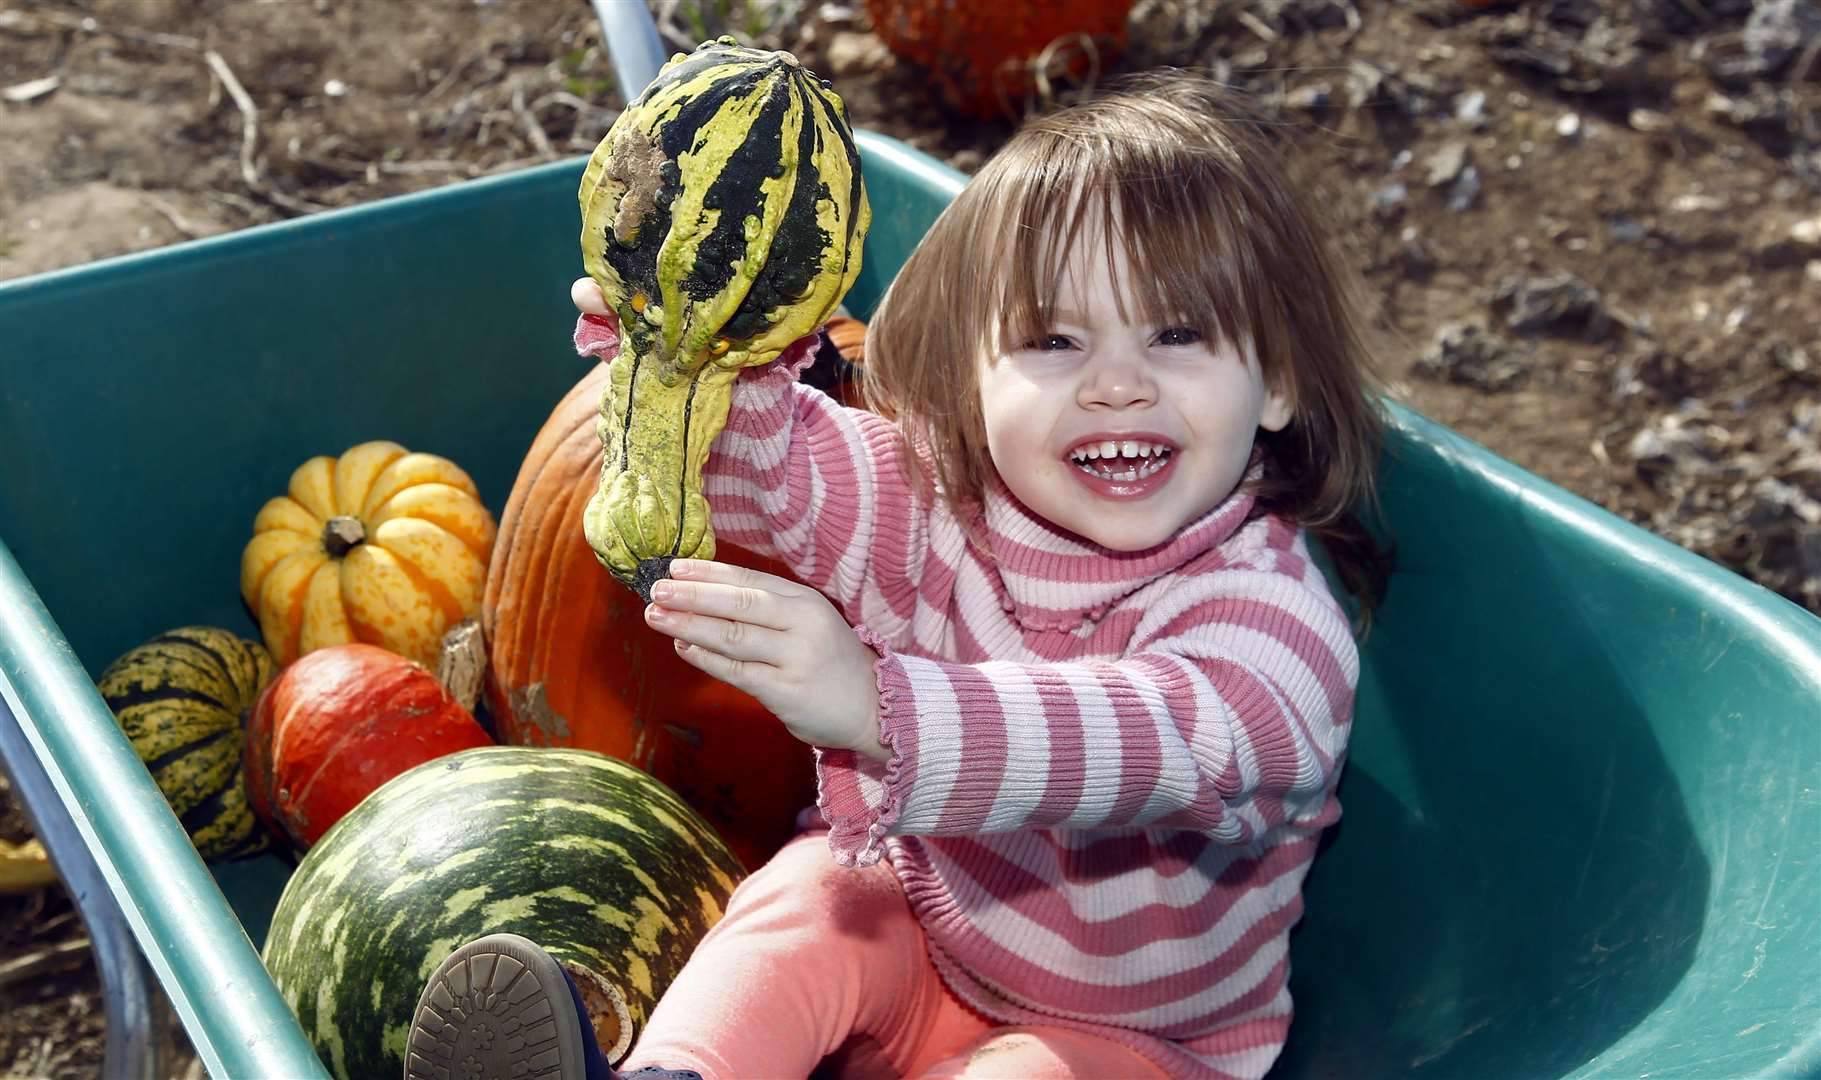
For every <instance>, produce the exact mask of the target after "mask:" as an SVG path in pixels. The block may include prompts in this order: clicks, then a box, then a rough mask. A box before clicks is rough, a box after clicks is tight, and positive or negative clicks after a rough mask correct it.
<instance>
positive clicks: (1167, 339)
mask: <svg viewBox="0 0 1821 1080" xmlns="http://www.w3.org/2000/svg"><path fill="white" fill-rule="evenodd" d="M1200 341H1201V331H1200V330H1197V329H1195V328H1194V327H1192V326H1172V327H1169V328H1167V329H1165V330H1163V331H1162V332H1160V333H1159V334H1158V335H1157V344H1159V345H1195V344H1198V343H1199V342H1200Z"/></svg>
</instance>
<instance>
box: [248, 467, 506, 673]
mask: <svg viewBox="0 0 1821 1080" xmlns="http://www.w3.org/2000/svg"><path fill="white" fill-rule="evenodd" d="M495 531H496V530H495V527H494V524H493V515H492V514H489V513H488V512H487V508H486V507H485V506H483V505H481V501H480V493H479V492H478V491H476V490H475V487H474V481H473V480H470V479H469V478H468V474H467V473H465V472H463V471H462V470H461V469H460V468H459V467H457V466H456V465H455V463H454V462H451V461H448V460H446V459H444V458H440V457H437V456H436V455H435V454H414V453H412V452H410V451H408V450H406V449H405V448H404V447H402V446H400V445H398V444H397V443H393V442H368V443H362V444H360V445H359V446H356V447H353V448H351V449H350V450H348V451H347V452H346V453H344V454H342V455H341V457H340V458H333V457H328V456H326V455H325V456H321V457H314V458H311V459H310V460H309V461H306V462H304V463H303V464H302V465H300V466H298V467H297V470H296V471H295V472H293V473H292V474H291V483H290V488H289V492H288V493H287V494H285V495H280V496H279V497H277V498H275V499H272V500H270V501H269V502H267V503H266V504H265V506H264V507H263V508H261V509H260V511H259V515H258V517H256V518H255V519H254V521H253V539H252V540H250V541H249V542H248V543H247V546H246V549H245V550H244V551H242V552H241V556H240V594H241V596H242V597H243V598H244V599H245V600H246V602H247V606H248V607H249V608H251V609H252V611H253V616H254V618H256V619H258V620H259V629H260V632H261V633H262V634H263V635H264V636H265V643H266V648H267V649H268V650H270V651H271V653H272V658H273V659H274V660H276V661H277V662H278V664H279V666H281V667H282V666H284V665H286V664H289V663H291V662H292V661H293V660H296V659H297V658H298V657H300V656H302V655H303V654H305V653H307V652H309V651H311V650H312V649H320V648H322V647H324V646H326V645H342V644H346V643H348V642H353V641H363V642H366V643H368V644H370V645H378V646H379V647H381V648H384V649H389V650H391V651H392V652H395V653H398V654H399V655H401V656H404V657H406V658H407V659H410V660H414V661H416V662H417V663H419V664H422V665H424V666H425V667H431V668H434V667H435V666H436V662H437V654H438V652H439V650H440V649H441V646H442V639H443V634H444V633H445V632H446V631H447V630H448V629H449V627H451V626H453V625H455V624H456V623H458V622H460V621H461V620H463V619H465V618H469V617H471V616H473V615H474V614H475V612H476V611H477V610H478V609H479V607H480V601H481V591H482V589H483V588H484V587H485V584H486V575H487V559H488V557H489V556H490V555H491V554H492V550H493V538H494V533H495Z"/></svg>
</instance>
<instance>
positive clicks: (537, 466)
mask: <svg viewBox="0 0 1821 1080" xmlns="http://www.w3.org/2000/svg"><path fill="white" fill-rule="evenodd" d="M607 370H608V368H607V365H606V364H597V365H595V367H594V368H593V369H592V370H590V371H589V373H588V374H587V375H586V376H585V377H584V378H583V379H582V381H581V382H579V383H577V384H576V386H575V387H574V389H572V390H570V391H569V394H568V396H566V397H565V398H564V399H563V400H562V402H561V403H560V404H558V405H557V407H556V410H555V411H554V412H553V413H552V414H551V415H550V418H549V419H548V420H546V421H545V423H544V427H543V429H542V430H541V431H539V432H538V435H537V439H536V440H535V441H534V442H533V443H532V444H531V450H530V452H529V453H528V454H527V455H526V457H525V462H524V465H523V466H522V467H521V468H520V470H519V474H518V480H517V482H516V483H514V485H513V487H512V494H511V496H510V497H509V498H508V499H507V502H506V511H505V513H504V514H503V515H502V516H501V518H500V531H499V539H498V541H497V543H496V544H495V545H494V549H493V562H492V565H491V566H490V567H489V569H488V572H487V590H486V595H485V597H484V599H483V600H482V603H481V629H482V633H483V634H484V636H485V638H486V641H487V661H488V679H487V706H488V709H489V711H490V712H491V714H492V716H493V719H494V729H495V733H496V734H497V735H498V736H499V739H500V741H501V742H505V743H513V744H518V745H524V746H575V747H581V748H583V749H588V750H596V751H599V752H601V753H604V754H607V755H609V756H612V757H616V758H619V759H621V760H623V761H627V762H630V763H631V764H633V765H635V766H637V767H638V768H640V769H643V770H645V771H646V772H648V773H650V774H651V775H653V776H655V777H657V778H658V779H659V780H662V781H663V782H664V783H666V784H668V785H669V786H670V787H671V788H672V789H674V790H675V791H676V792H677V793H678V794H679V795H681V796H682V797H683V798H684V800H685V801H687V802H688V803H689V804H690V805H691V806H693V807H694V808H695V810H696V811H697V812H698V813H700V814H701V815H702V816H703V817H704V818H706V819H708V821H709V823H710V824H711V825H713V826H714V828H715V830H716V831H717V832H718V833H720V835H721V838H722V839H723V840H725V841H726V842H727V845H728V847H730V848H732V849H733V851H734V853H735V854H737V855H738V856H739V857H740V860H741V861H742V862H744V863H745V864H746V865H747V866H748V867H753V866H758V865H759V864H760V863H762V862H764V861H765V859H766V858H767V857H768V856H769V855H770V854H771V853H772V852H774V851H776V850H777V849H778V848H779V847H781V846H782V845H783V843H784V842H785V841H786V840H788V839H789V838H790V836H791V835H792V833H793V831H794V828H795V819H796V815H797V812H798V811H799V810H800V809H802V808H803V807H805V806H808V805H810V804H812V803H814V802H815V777H814V768H813V764H812V759H811V754H810V750H809V748H808V747H807V746H805V745H803V744H802V743H800V742H798V741H797V740H796V739H794V738H792V737H791V736H790V734H789V733H788V732H787V731H786V730H785V729H784V725H782V724H780V723H779V722H778V721H777V719H776V718H775V717H773V716H772V715H771V714H770V713H769V712H768V711H766V709H765V708H764V706H762V705H760V704H759V703H758V702H757V701H755V700H753V699H752V698H751V697H749V696H748V695H746V694H744V693H741V692H740V691H738V690H735V689H733V688H732V687H730V686H728V685H726V684H725V683H722V682H720V681H718V680H716V679H712V678H710V677H709V676H707V675H704V674H702V673H701V672H699V671H697V670H696V669H695V668H692V667H690V666H689V665H688V664H686V663H684V662H683V661H682V660H680V659H678V658H677V655H676V652H675V651H674V650H673V649H672V647H671V644H670V638H668V637H665V636H664V635H662V634H659V633H657V632H656V631H653V630H651V629H650V628H649V627H647V626H646V625H645V621H644V617H643V610H644V605H643V603H642V601H640V600H639V598H638V596H637V595H635V594H634V593H633V592H632V591H631V590H630V589H628V588H626V587H625V586H623V585H621V584H620V583H619V582H617V581H615V580H614V579H613V577H612V576H611V575H610V574H609V573H608V572H607V570H606V568H604V567H603V566H602V565H601V563H600V560H599V559H597V558H596V557H595V554H594V551H593V549H591V548H590V547H589V546H588V541H587V539H586V538H585V537H584V536H583V535H582V511H583V510H584V509H585V508H586V507H587V505H588V499H589V497H590V496H591V495H593V494H594V491H595V489H596V487H597V486H598V482H599V479H600V474H601V440H600V438H599V437H598V436H597V435H596V434H595V425H596V424H598V423H599V422H600V412H599V406H600V400H601V392H602V390H603V389H604V388H605V386H606V383H607ZM715 557H716V558H717V559H720V560H722V561H725V562H733V563H738V564H740V565H743V566H750V567H753V568H754V569H758V570H763V571H765V572H767V573H773V574H788V571H787V570H786V569H785V568H784V567H783V566H781V565H779V564H778V563H776V562H773V561H771V560H768V559H761V558H758V557H757V556H755V555H753V554H752V553H750V552H746V551H742V550H741V549H739V548H736V547H734V546H732V545H730V544H725V543H723V544H721V545H719V547H718V549H717V551H716V555H715Z"/></svg>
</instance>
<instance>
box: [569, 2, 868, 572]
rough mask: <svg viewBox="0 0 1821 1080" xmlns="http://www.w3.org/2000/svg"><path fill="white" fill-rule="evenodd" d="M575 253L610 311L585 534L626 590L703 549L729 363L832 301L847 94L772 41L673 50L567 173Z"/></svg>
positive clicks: (848, 234) (820, 315) (858, 187)
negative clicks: (705, 476) (597, 459)
mask: <svg viewBox="0 0 1821 1080" xmlns="http://www.w3.org/2000/svg"><path fill="white" fill-rule="evenodd" d="M579 198H580V202H581V212H582V258H583V265H584V267H585V268H586V270H587V272H588V274H589V276H590V277H592V278H593V279H594V280H595V281H596V282H597V283H599V284H600V286H601V291H602V293H603V294H605V296H606V299H607V303H608V305H609V306H610V307H611V308H612V309H613V310H614V311H615V312H616V313H617V314H618V316H619V322H620V342H621V345H620V356H619V358H618V359H617V360H616V361H615V362H614V364H613V366H612V369H611V376H610V378H609V380H608V388H607V391H606V392H605V394H603V396H602V403H601V423H600V427H599V434H600V437H601V443H602V447H603V455H602V464H601V483H600V490H599V492H598V493H597V494H596V495H595V497H594V499H593V500H592V501H591V502H590V504H589V506H588V510H587V513H586V516H585V518H584V530H585V532H586V534H587V537H588V543H589V544H590V546H592V547H593V548H594V550H595V553H596V554H597V555H598V556H599V557H600V559H601V561H602V562H603V563H604V564H605V565H606V566H607V568H608V569H609V570H611V571H612V572H613V575H614V576H615V577H616V578H618V579H619V580H620V581H622V582H624V583H625V584H627V585H628V586H630V587H632V588H634V589H635V590H637V591H638V592H639V593H640V595H641V596H648V595H649V590H650V586H651V584H652V583H653V582H655V581H656V580H657V579H659V578H661V577H663V576H664V575H665V573H666V571H667V569H668V567H669V565H670V561H671V559H673V558H713V556H714V531H713V529H712V528H711V527H710V525H709V513H708V503H707V500H705V499H704V498H703V496H702V490H701V488H702V466H703V464H704V463H705V462H706V461H707V460H708V451H709V447H710V445H711V444H712V443H713V442H714V439H715V436H716V435H718V434H719V433H720V431H721V429H722V427H724V426H725V425H726V423H727V409H728V405H729V403H730V402H731V400H732V396H733V383H734V379H735V378H736V377H737V376H738V374H739V371H740V369H741V368H745V367H751V366H754V365H757V364H763V363H765V362H767V361H769V360H772V359H774V358H776V357H777V356H778V355H779V354H780V353H782V352H783V351H784V349H785V348H786V347H787V346H789V345H790V344H791V343H792V342H793V341H796V340H797V339H798V338H801V337H804V336H805V335H807V334H809V333H811V332H813V331H814V330H815V329H816V328H817V327H819V326H820V325H821V324H822V323H823V321H825V320H826V319H827V318H828V316H829V315H830V314H832V313H833V312H834V310H835V307H836V305H838V304H839V303H840V302H841V298H842V297H843V296H845V295H846V294H847V290H848V288H849V286H851V285H852V284H853V281H854V278H855V277H856V276H857V275H858V274H859V272H860V249H861V246H862V243H863V242H864V240H865V237H866V229H867V225H868V224H869V222H870V221H871V217H872V214H871V210H870V208H869V207H868V206H867V201H866V189H865V187H864V186H863V185H862V183H861V178H860V155H859V152H858V150H856V149H855V146H854V139H853V132H852V131H851V130H850V129H849V127H848V123H847V115H846V108H845V106H844V105H843V104H842V102H841V99H840V97H838V96H837V95H836V94H835V93H834V91H833V90H832V89H831V88H830V85H829V83H828V81H827V80H824V79H819V78H817V77H816V75H815V74H814V73H813V72H810V71H808V70H806V69H804V67H803V66H802V65H801V64H800V63H798V61H797V59H796V57H794V56H792V55H790V54H789V53H786V52H767V51H762V50H756V49H747V48H742V47H740V46H739V45H738V44H736V43H735V42H734V40H733V39H732V38H730V37H723V38H721V39H719V40H718V41H712V42H704V43H703V44H702V45H701V46H699V47H697V49H696V50H695V52H693V53H688V54H684V53H678V54H677V55H676V56H674V57H672V58H671V60H670V62H669V63H668V64H666V65H664V69H663V70H662V71H661V72H660V73H659V74H658V77H657V78H656V79H654V80H653V81H652V83H651V85H650V86H649V87H648V88H646V90H645V92H644V93H643V94H641V95H640V96H639V98H638V100H637V101H634V102H633V103H632V104H631V105H630V106H628V107H627V109H626V111H625V112H623V113H621V114H620V117H619V119H618V120H617V121H615V122H614V125H613V128H612V130H610V131H609V132H608V133H607V137H606V138H605V139H603V140H602V141H601V144H600V146H599V147H597V148H596V149H595V152H594V155H593V157H592V158H590V159H589V162H588V168H587V170H586V171H585V172H584V173H583V175H582V185H581V190H580V192H579Z"/></svg>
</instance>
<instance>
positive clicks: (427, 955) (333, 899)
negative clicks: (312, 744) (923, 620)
mask: <svg viewBox="0 0 1821 1080" xmlns="http://www.w3.org/2000/svg"><path fill="white" fill-rule="evenodd" d="M743 875H744V872H743V871H742V870H741V868H740V864H739V862H738V860H736V859H735V858H734V857H733V854H732V853H731V852H729V851H728V850H727V848H726V847H725V846H724V845H723V844H722V843H721V841H720V839H719V838H718V837H717V836H716V835H715V833H714V830H713V829H711V828H709V826H708V825H707V824H706V823H705V822H703V820H702V819H701V818H700V817H698V816H696V813H695V812H694V811H693V810H691V809H690V808H689V807H688V805H687V804H685V803H684V802H683V800H682V799H680V798H678V797H677V795H676V793H675V792H673V791H671V790H670V789H669V788H667V787H665V786H664V785H663V784H661V783H659V782H658V781H656V780H654V779H652V777H650V776H649V775H647V774H645V773H643V772H640V771H639V770H638V769H635V768H633V767H632V766H630V765H627V764H625V763H624V762H621V761H616V760H614V759H613V758H609V757H605V756H603V755H601V754H595V753H590V752H587V751H583V750H554V749H547V748H541V747H525V746H484V747H479V748H476V749H472V750H462V751H458V752H456V753H454V754H450V755H448V756H446V757H442V758H438V759H437V760H435V761H430V762H425V763H424V764H422V765H419V766H417V767H416V768H414V769H411V770H410V771H408V772H404V773H401V774H399V775H398V776H396V777H394V778H393V779H391V780H390V781H388V782H387V783H386V784H385V785H383V786H382V787H380V788H379V789H378V790H376V791H374V792H373V793H372V794H371V795H368V796H367V797H366V798H365V799H363V800H361V803H360V805H359V806H356V807H355V808H354V809H353V810H352V811H351V812H349V813H348V815H347V816H346V817H344V818H342V819H341V820H340V821H338V822H336V823H335V824H334V826H332V827H331V828H330V829H329V831H328V832H327V833H325V834H324V835H323V838H322V839H321V840H320V841H318V842H317V844H316V845H315V846H314V847H312V848H311V849H310V851H309V854H307V855H305V856H304V858H303V861H302V862H300V863H299V864H298V866H297V872H296V873H295V874H292V875H291V880H290V882H289V883H287V884H286V885H285V891H284V895H283V896H281V897H279V900H278V907H277V910H275V911H274V912H273V913H272V927H271V930H270V931H269V932H268V933H267V934H266V945H265V951H264V953H263V954H262V955H263V958H264V960H265V964H266V969H267V970H268V971H270V972H271V974H272V981H273V982H274V983H275V984H276V985H277V987H278V990H279V992H280V993H281V994H283V995H284V998H285V1001H286V1002H288V1003H289V1004H290V1006H291V1009H292V1011H293V1012H295V1013H296V1014H297V1020H298V1022H299V1023H300V1024H301V1025H302V1026H303V1030H304V1034H305V1035H307V1036H308V1037H309V1038H310V1040H311V1042H312V1043H314V1045H315V1046H316V1049H317V1052H318V1054H320V1055H321V1057H322V1060H323V1063H324V1064H325V1065H326V1066H327V1067H328V1069H329V1072H330V1074H331V1075H334V1076H336V1077H342V1078H345V1080H366V1078H368V1077H395V1076H400V1075H402V1074H403V1072H404V1065H405V1052H406V1040H407V1036H408V1033H409V1028H410V1023H411V1014H412V1012H413V1010H414V1009H415V1008H416V1007H417V997H418V994H419V993H421V992H422V990H423V988H424V980H425V979H426V978H428V977H429V975H430V972H431V971H432V970H434V969H435V968H436V965H438V964H440V963H442V962H443V960H444V959H445V958H446V957H447V956H448V955H449V954H450V953H451V952H453V951H454V950H455V948H456V947H457V946H458V945H460V944H462V943H463V942H465V941H468V940H470V939H472V938H476V937H479V936H481V935H482V934H491V933H513V934H520V935H522V936H524V937H528V938H530V939H531V940H533V941H535V942H537V943H538V944H539V945H541V946H543V948H544V949H545V950H546V951H548V952H549V953H550V955H551V956H552V957H554V958H555V959H556V961H557V962H558V963H560V964H562V965H563V967H564V969H565V970H567V971H568V972H569V975H570V977H571V978H572V979H574V980H575V983H576V986H577V988H578V990H579V991H580V993H581V995H582V1001H583V1004H584V1005H585V1006H586V1008H587V1010H588V1013H589V1019H590V1020H591V1021H592V1024H593V1028H594V1033H595V1039H596V1041H597V1042H598V1043H599V1045H600V1047H601V1050H602V1052H604V1053H605V1054H606V1055H607V1057H608V1058H609V1059H610V1060H613V1061H618V1060H619V1059H620V1058H622V1057H623V1056H624V1055H625V1054H626V1052H627V1050H628V1049H629V1048H630V1047H631V1046H632V1044H633V1042H634V1041H635V1040H636V1039H637V1038H638V1035H639V1033H640V1031H641V1030H643V1028H644V1024H645V1020H646V1017H647V1016H649V1015H650V1012H651V1009H652V1007H653V1006H654V1005H655V1004H656V1003H657V1000H658V999H659V998H660V997H662V996H663V994H664V991H665V989H666V988H668V987H669V985H670V982H671V980H672V979H674V978H675V977H676V974H677V972H678V971H680V970H681V969H682V967H683V962H684V961H685V960H687V959H689V955H690V953H691V952H693V951H694V950H695V947H696V943H697V942H699V941H700V940H701V939H702V935H703V934H706V933H707V932H708V930H709V928H710V927H712V926H714V924H715V923H716V922H718V921H719V920H720V918H721V913H722V911H723V910H724V909H725V907H726V904H727V900H728V897H730V896H732V895H733V890H734V887H735V886H736V885H738V884H739V881H740V878H741V877H742V876H743ZM457 1064H458V1065H459V1063H457ZM452 1075H455V1076H467V1075H469V1073H467V1072H463V1071H462V1070H461V1069H460V1068H457V1069H456V1070H455V1071H454V1072H453V1074H452ZM538 1075H540V1076H541V1075H544V1074H543V1073H541V1072H540V1073H538ZM553 1075H554V1074H553Z"/></svg>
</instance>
